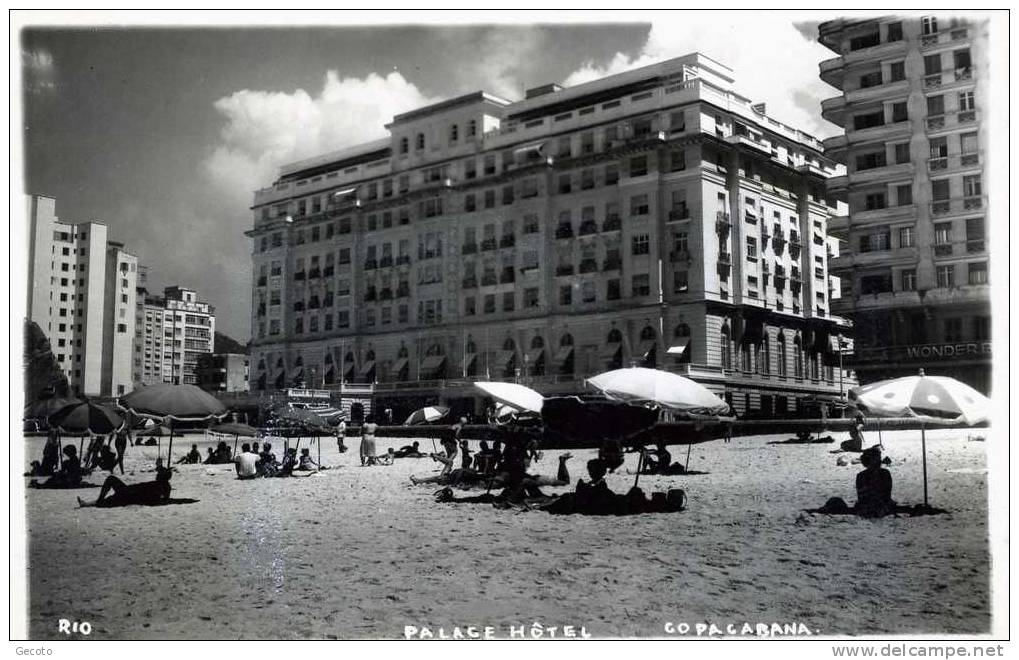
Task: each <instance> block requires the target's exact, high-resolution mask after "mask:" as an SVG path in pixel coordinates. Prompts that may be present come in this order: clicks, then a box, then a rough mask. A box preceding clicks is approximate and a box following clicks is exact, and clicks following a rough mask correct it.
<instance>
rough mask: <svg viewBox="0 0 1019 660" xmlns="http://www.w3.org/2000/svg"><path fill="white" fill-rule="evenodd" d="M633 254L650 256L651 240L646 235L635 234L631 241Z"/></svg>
mask: <svg viewBox="0 0 1019 660" xmlns="http://www.w3.org/2000/svg"><path fill="white" fill-rule="evenodd" d="M632 248H633V252H632V253H633V254H650V252H651V240H650V236H649V235H648V234H635V235H634V236H633V239H632Z"/></svg>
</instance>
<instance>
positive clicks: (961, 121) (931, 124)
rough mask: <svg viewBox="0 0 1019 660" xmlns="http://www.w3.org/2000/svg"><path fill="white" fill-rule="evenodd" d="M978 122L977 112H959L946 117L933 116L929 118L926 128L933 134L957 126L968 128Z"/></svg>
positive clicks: (945, 115)
mask: <svg viewBox="0 0 1019 660" xmlns="http://www.w3.org/2000/svg"><path fill="white" fill-rule="evenodd" d="M976 120H977V111H976V110H960V111H959V112H951V113H948V114H944V115H933V116H930V117H927V119H926V128H927V132H928V133H933V132H937V131H941V130H945V129H950V128H955V127H957V126H966V125H968V124H973V123H975V122H976Z"/></svg>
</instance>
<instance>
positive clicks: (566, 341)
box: [559, 332, 573, 347]
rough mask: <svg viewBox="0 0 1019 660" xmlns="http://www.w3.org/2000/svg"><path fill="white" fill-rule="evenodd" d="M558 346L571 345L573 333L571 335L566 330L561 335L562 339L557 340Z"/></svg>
mask: <svg viewBox="0 0 1019 660" xmlns="http://www.w3.org/2000/svg"><path fill="white" fill-rule="evenodd" d="M559 346H561V347H565V346H573V335H571V334H570V333H568V332H567V333H566V334H565V335H563V336H562V339H560V340H559Z"/></svg>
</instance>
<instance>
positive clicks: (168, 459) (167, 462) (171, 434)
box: [166, 422, 173, 467]
mask: <svg viewBox="0 0 1019 660" xmlns="http://www.w3.org/2000/svg"><path fill="white" fill-rule="evenodd" d="M172 454H173V422H170V444H169V446H168V447H167V448H166V466H167V467H170V456H171V455H172Z"/></svg>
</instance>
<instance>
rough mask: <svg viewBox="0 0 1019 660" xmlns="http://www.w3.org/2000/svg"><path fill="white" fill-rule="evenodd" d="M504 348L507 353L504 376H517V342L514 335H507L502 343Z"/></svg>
mask: <svg viewBox="0 0 1019 660" xmlns="http://www.w3.org/2000/svg"><path fill="white" fill-rule="evenodd" d="M502 350H503V352H504V353H505V356H504V359H505V362H504V364H503V371H502V377H503V378H515V377H516V375H517V344H516V342H515V341H513V338H512V337H506V341H504V342H503V343H502Z"/></svg>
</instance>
